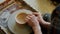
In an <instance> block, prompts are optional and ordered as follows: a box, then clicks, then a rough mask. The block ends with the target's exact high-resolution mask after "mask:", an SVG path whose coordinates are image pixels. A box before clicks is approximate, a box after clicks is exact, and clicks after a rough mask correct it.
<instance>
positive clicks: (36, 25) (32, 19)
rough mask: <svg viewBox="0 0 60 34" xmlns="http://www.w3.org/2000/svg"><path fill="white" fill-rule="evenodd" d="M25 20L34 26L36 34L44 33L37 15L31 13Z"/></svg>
mask: <svg viewBox="0 0 60 34" xmlns="http://www.w3.org/2000/svg"><path fill="white" fill-rule="evenodd" d="M25 20H26V21H27V23H28V24H29V25H30V26H31V27H32V29H33V31H34V34H42V31H41V27H40V25H39V22H38V20H37V17H36V16H35V15H33V14H30V15H28V16H27V17H26V19H25Z"/></svg>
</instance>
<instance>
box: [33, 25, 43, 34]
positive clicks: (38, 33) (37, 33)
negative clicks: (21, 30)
mask: <svg viewBox="0 0 60 34" xmlns="http://www.w3.org/2000/svg"><path fill="white" fill-rule="evenodd" d="M33 31H34V34H42V31H41V28H40V25H39V26H35V27H33Z"/></svg>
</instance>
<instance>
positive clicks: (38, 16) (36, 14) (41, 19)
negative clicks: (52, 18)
mask: <svg viewBox="0 0 60 34" xmlns="http://www.w3.org/2000/svg"><path fill="white" fill-rule="evenodd" d="M33 14H34V15H35V16H36V17H37V19H38V21H39V22H41V23H42V22H43V21H44V20H43V17H42V15H41V13H38V12H33Z"/></svg>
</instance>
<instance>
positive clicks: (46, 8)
mask: <svg viewBox="0 0 60 34" xmlns="http://www.w3.org/2000/svg"><path fill="white" fill-rule="evenodd" d="M38 2H39V3H40V4H41V5H40V7H41V11H42V12H44V13H51V12H52V11H53V10H54V9H55V6H54V5H53V4H51V1H49V0H40V1H38Z"/></svg>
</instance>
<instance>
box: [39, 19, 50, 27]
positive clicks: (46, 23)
mask: <svg viewBox="0 0 60 34" xmlns="http://www.w3.org/2000/svg"><path fill="white" fill-rule="evenodd" d="M40 24H41V25H42V26H44V27H45V28H49V27H50V25H51V23H50V22H46V21H44V20H41V21H40Z"/></svg>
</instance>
